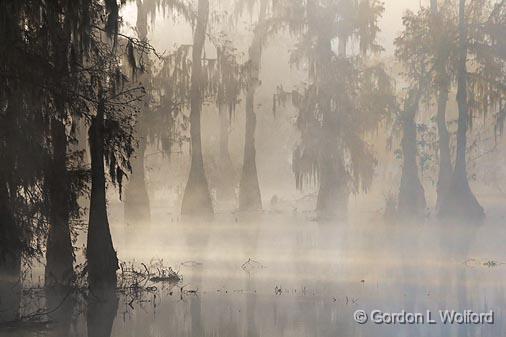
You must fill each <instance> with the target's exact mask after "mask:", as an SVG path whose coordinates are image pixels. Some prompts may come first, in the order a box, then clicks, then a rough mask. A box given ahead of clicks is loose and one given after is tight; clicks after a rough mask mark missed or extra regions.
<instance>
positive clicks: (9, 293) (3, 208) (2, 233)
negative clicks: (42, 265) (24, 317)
mask: <svg viewBox="0 0 506 337" xmlns="http://www.w3.org/2000/svg"><path fill="white" fill-rule="evenodd" d="M20 276H21V233H20V230H19V228H18V227H17V225H16V222H15V219H14V214H13V213H12V205H11V202H10V198H9V188H8V185H7V181H6V180H5V179H4V177H3V175H2V172H0V299H1V300H0V322H8V321H13V320H15V319H17V318H18V314H19V313H18V310H19V305H20V303H21V278H20Z"/></svg>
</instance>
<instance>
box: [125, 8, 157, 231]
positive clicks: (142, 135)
mask: <svg viewBox="0 0 506 337" xmlns="http://www.w3.org/2000/svg"><path fill="white" fill-rule="evenodd" d="M136 3H137V22H136V27H137V32H138V34H139V39H140V40H141V41H143V42H147V41H148V36H147V35H148V13H147V10H146V7H145V6H144V3H143V2H142V1H141V0H137V1H136ZM149 76H151V72H150V70H149V69H148V71H147V72H145V73H143V74H141V76H140V78H139V79H138V80H139V82H141V83H143V84H144V83H145V82H147V81H148V79H149ZM141 109H142V111H141V112H142V113H141V114H140V117H139V122H138V123H137V125H136V134H137V137H138V142H139V144H138V145H139V146H138V147H137V149H136V151H135V153H134V156H133V158H132V174H131V175H130V179H129V181H128V184H127V187H126V191H125V208H124V215H125V222H126V224H127V225H135V224H142V223H149V222H150V221H151V210H150V204H149V195H148V190H147V187H146V171H145V168H144V156H145V153H146V146H147V130H146V118H147V117H146V113H148V112H149V102H148V101H147V99H145V100H143V102H141Z"/></svg>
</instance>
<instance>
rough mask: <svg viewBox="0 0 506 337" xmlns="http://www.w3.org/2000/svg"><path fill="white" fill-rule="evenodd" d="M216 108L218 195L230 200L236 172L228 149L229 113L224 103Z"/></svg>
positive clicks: (232, 196) (232, 195)
mask: <svg viewBox="0 0 506 337" xmlns="http://www.w3.org/2000/svg"><path fill="white" fill-rule="evenodd" d="M218 109H219V118H220V139H219V158H220V161H219V166H220V168H221V169H220V181H219V182H218V197H219V198H221V199H223V200H232V199H233V198H234V185H235V179H236V174H235V172H234V169H233V167H232V159H231V158H230V152H229V150H228V145H229V126H230V117H229V116H230V113H229V111H228V109H227V105H226V104H220V105H219V107H218Z"/></svg>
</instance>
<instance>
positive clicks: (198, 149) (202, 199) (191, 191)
mask: <svg viewBox="0 0 506 337" xmlns="http://www.w3.org/2000/svg"><path fill="white" fill-rule="evenodd" d="M208 19H209V1H208V0H199V2H198V12H197V27H196V29H195V34H194V38H193V49H192V74H191V88H190V91H191V93H190V94H191V98H190V105H191V107H190V124H191V125H190V136H191V167H190V175H189V177H188V182H187V183H186V188H185V191H184V196H183V203H182V207H181V213H182V215H195V216H211V215H213V213H214V211H213V204H212V201H211V195H210V193H209V185H208V183H207V178H206V175H205V171H204V161H203V158H202V139H201V127H200V122H201V120H200V119H201V117H200V115H201V112H202V87H201V86H202V83H203V81H202V52H203V49H204V43H205V39H206V29H207V22H208Z"/></svg>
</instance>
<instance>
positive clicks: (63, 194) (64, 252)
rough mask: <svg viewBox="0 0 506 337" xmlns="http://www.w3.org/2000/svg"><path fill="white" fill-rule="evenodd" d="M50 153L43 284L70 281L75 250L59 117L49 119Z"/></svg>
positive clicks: (52, 284)
mask: <svg viewBox="0 0 506 337" xmlns="http://www.w3.org/2000/svg"><path fill="white" fill-rule="evenodd" d="M51 140H52V147H53V154H52V158H51V164H50V165H49V167H48V170H47V184H48V194H49V221H50V224H49V232H48V238H47V251H46V268H45V275H44V276H45V285H46V287H52V286H69V285H70V284H71V283H72V281H73V276H74V271H73V263H74V251H73V248H72V240H71V237H70V227H69V217H70V215H69V214H70V204H69V201H68V196H69V194H70V193H71V191H70V182H69V173H68V170H67V158H66V157H67V135H66V133H65V125H64V124H63V122H62V121H59V120H56V119H54V118H53V119H52V120H51Z"/></svg>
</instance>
